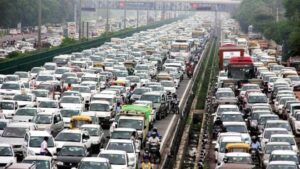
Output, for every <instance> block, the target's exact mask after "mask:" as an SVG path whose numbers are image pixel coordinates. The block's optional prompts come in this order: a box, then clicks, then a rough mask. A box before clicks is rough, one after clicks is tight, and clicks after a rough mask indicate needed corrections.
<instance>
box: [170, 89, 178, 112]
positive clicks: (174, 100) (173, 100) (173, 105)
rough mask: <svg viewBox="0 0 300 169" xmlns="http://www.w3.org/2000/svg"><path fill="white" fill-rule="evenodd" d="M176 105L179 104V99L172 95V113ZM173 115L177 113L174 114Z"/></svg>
mask: <svg viewBox="0 0 300 169" xmlns="http://www.w3.org/2000/svg"><path fill="white" fill-rule="evenodd" d="M178 103H179V99H178V97H177V94H176V93H174V94H173V97H172V100H171V108H172V110H173V112H174V110H175V108H176V107H175V106H178ZM174 113H179V111H177V112H174Z"/></svg>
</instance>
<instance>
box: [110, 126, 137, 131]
mask: <svg viewBox="0 0 300 169" xmlns="http://www.w3.org/2000/svg"><path fill="white" fill-rule="evenodd" d="M113 131H132V132H133V131H136V129H134V128H123V127H120V128H119V127H117V128H115V129H114V130H113Z"/></svg>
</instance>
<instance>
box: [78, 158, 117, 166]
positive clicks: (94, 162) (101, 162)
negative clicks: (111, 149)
mask: <svg viewBox="0 0 300 169" xmlns="http://www.w3.org/2000/svg"><path fill="white" fill-rule="evenodd" d="M109 162H110V161H109V159H108V158H101V157H84V158H82V159H81V161H80V163H79V164H78V168H77V169H87V168H90V169H91V168H103V169H113V168H112V166H111V164H110V163H109Z"/></svg>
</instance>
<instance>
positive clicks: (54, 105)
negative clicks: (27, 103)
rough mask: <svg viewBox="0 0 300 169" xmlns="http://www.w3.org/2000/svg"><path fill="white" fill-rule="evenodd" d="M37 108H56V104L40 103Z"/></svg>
mask: <svg viewBox="0 0 300 169" xmlns="http://www.w3.org/2000/svg"><path fill="white" fill-rule="evenodd" d="M39 108H58V104H57V102H53V101H40V103H39Z"/></svg>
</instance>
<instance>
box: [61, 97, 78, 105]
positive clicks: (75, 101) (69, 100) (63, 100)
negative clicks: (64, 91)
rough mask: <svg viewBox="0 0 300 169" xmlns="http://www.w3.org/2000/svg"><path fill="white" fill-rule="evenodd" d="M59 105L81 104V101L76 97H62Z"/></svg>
mask: <svg viewBox="0 0 300 169" xmlns="http://www.w3.org/2000/svg"><path fill="white" fill-rule="evenodd" d="M60 103H72V104H81V100H80V98H78V97H62V98H61V100H60Z"/></svg>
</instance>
